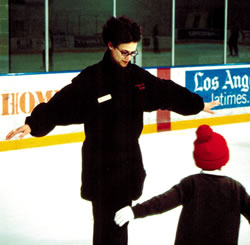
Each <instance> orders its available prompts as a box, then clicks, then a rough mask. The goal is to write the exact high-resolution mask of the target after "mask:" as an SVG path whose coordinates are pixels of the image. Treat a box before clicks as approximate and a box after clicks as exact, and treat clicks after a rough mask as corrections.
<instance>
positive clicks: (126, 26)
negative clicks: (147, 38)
mask: <svg viewBox="0 0 250 245" xmlns="http://www.w3.org/2000/svg"><path fill="white" fill-rule="evenodd" d="M102 38H103V42H104V44H105V45H106V46H108V42H111V43H112V44H113V46H114V47H117V46H118V45H119V44H121V43H130V42H139V41H140V39H141V28H140V26H139V25H138V24H137V23H135V22H134V21H132V20H130V19H128V18H127V17H125V16H121V17H118V18H115V17H111V18H110V19H108V20H107V22H106V24H105V25H104V26H103V31H102Z"/></svg>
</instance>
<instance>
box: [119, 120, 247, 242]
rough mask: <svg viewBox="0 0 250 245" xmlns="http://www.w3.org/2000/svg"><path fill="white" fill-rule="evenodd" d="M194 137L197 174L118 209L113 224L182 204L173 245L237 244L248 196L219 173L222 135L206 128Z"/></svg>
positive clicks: (224, 153)
mask: <svg viewBox="0 0 250 245" xmlns="http://www.w3.org/2000/svg"><path fill="white" fill-rule="evenodd" d="M196 135H197V139H196V140H195V142H194V152H193V157H194V160H195V163H196V165H197V166H198V167H199V168H201V169H202V171H201V173H200V174H195V175H191V176H188V177H186V178H184V179H182V180H181V181H180V183H179V184H177V185H175V186H174V187H172V188H171V189H170V190H168V191H167V192H165V193H163V194H161V195H159V196H156V197H153V198H152V199H150V200H148V201H145V202H143V203H142V204H137V205H136V206H134V207H132V208H131V207H130V206H127V207H124V208H122V209H120V210H119V211H118V212H116V215H115V222H116V224H117V225H119V226H123V225H124V224H125V223H127V222H129V221H131V220H133V219H134V218H142V217H145V216H148V215H154V214H160V213H163V212H166V211H168V210H171V209H173V208H175V207H177V206H179V205H182V206H183V208H182V212H181V215H180V218H179V224H178V228H177V233H176V238H175V245H190V244H192V245H208V244H209V245H211V244H212V245H236V244H237V241H238V235H239V226H240V215H241V214H242V215H244V216H245V217H246V219H247V220H248V222H250V196H249V195H248V193H247V192H246V190H245V188H244V187H243V186H242V185H241V184H240V183H239V182H238V181H236V180H234V179H232V178H229V177H227V176H223V175H221V174H220V170H221V168H222V167H223V166H225V165H226V163H227V162H228V160H229V149H228V146H227V143H226V141H225V139H224V138H223V136H221V135H220V134H218V133H215V132H213V130H212V129H211V128H210V127H209V126H208V125H202V126H200V127H199V128H198V129H197V131H196Z"/></svg>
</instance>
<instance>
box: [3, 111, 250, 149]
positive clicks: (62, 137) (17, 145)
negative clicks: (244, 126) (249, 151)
mask: <svg viewBox="0 0 250 245" xmlns="http://www.w3.org/2000/svg"><path fill="white" fill-rule="evenodd" d="M249 121H250V114H240V115H230V116H223V117H212V118H203V119H194V120H184V121H178V122H171V130H183V129H189V128H196V127H198V126H200V125H201V124H208V125H210V126H215V125H223V124H231V123H241V122H249ZM156 132H157V124H151V125H144V127H143V131H142V134H151V133H156ZM84 138H85V134H84V132H78V133H69V134H59V135H49V136H44V137H39V138H36V137H32V138H24V139H21V140H5V141H0V152H2V151H12V150H20V149H27V148H33V147H42V146H50V145H58V144H68V143H76V142H82V141H83V140H84Z"/></svg>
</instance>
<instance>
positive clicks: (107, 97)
mask: <svg viewBox="0 0 250 245" xmlns="http://www.w3.org/2000/svg"><path fill="white" fill-rule="evenodd" d="M111 99H112V97H111V94H107V95H104V96H102V97H100V98H98V99H97V101H98V103H102V102H105V101H107V100H111Z"/></svg>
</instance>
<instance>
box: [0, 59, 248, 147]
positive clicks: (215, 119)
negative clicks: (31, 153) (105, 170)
mask: <svg viewBox="0 0 250 245" xmlns="http://www.w3.org/2000/svg"><path fill="white" fill-rule="evenodd" d="M145 69H146V70H148V71H149V72H150V73H152V74H153V75H155V76H158V77H160V78H162V79H171V80H173V81H175V82H176V83H178V84H180V85H182V86H184V87H186V88H187V89H189V90H190V91H193V92H195V93H198V94H199V95H200V96H202V97H203V99H204V101H205V102H210V101H211V100H218V101H219V102H220V103H221V104H220V105H219V106H218V107H216V108H215V109H214V111H215V114H209V113H204V112H201V113H199V114H197V115H194V116H182V115H179V114H176V113H174V112H170V111H167V110H166V111H161V110H158V111H156V112H151V113H145V114H144V128H143V132H142V133H143V134H148V133H157V132H162V131H169V130H182V129H188V128H195V127H198V126H199V125H201V124H209V125H211V126H212V125H223V124H230V123H240V122H248V121H250V92H249V83H250V81H249V79H250V64H238V65H235V64H234V65H215V66H186V67H172V68H165V67H159V68H145ZM78 73H79V71H74V72H55V73H29V74H3V75H0V96H1V98H0V119H1V129H0V135H1V141H0V151H10V150H18V149H25V148H31V147H41V146H49V145H55V144H65V143H74V142H81V141H83V140H84V137H85V135H84V132H83V125H70V126H66V127H63V126H58V127H56V128H55V129H54V130H53V131H52V132H51V133H50V134H49V135H47V136H45V137H40V138H35V137H31V136H30V135H29V136H26V137H25V138H24V139H21V140H20V139H18V138H16V139H13V140H10V141H6V140H5V136H6V135H7V133H8V132H9V131H10V130H12V129H15V128H17V127H19V126H21V125H23V123H24V120H25V118H26V117H27V116H28V115H30V113H31V111H32V110H33V108H34V107H35V106H36V105H37V104H39V103H41V102H48V101H49V100H50V98H51V97H52V96H53V95H54V94H55V93H56V92H57V91H59V90H60V89H61V88H62V87H64V86H65V85H67V84H68V83H70V81H71V80H72V78H73V77H75V76H76V75H77V74H78Z"/></svg>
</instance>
